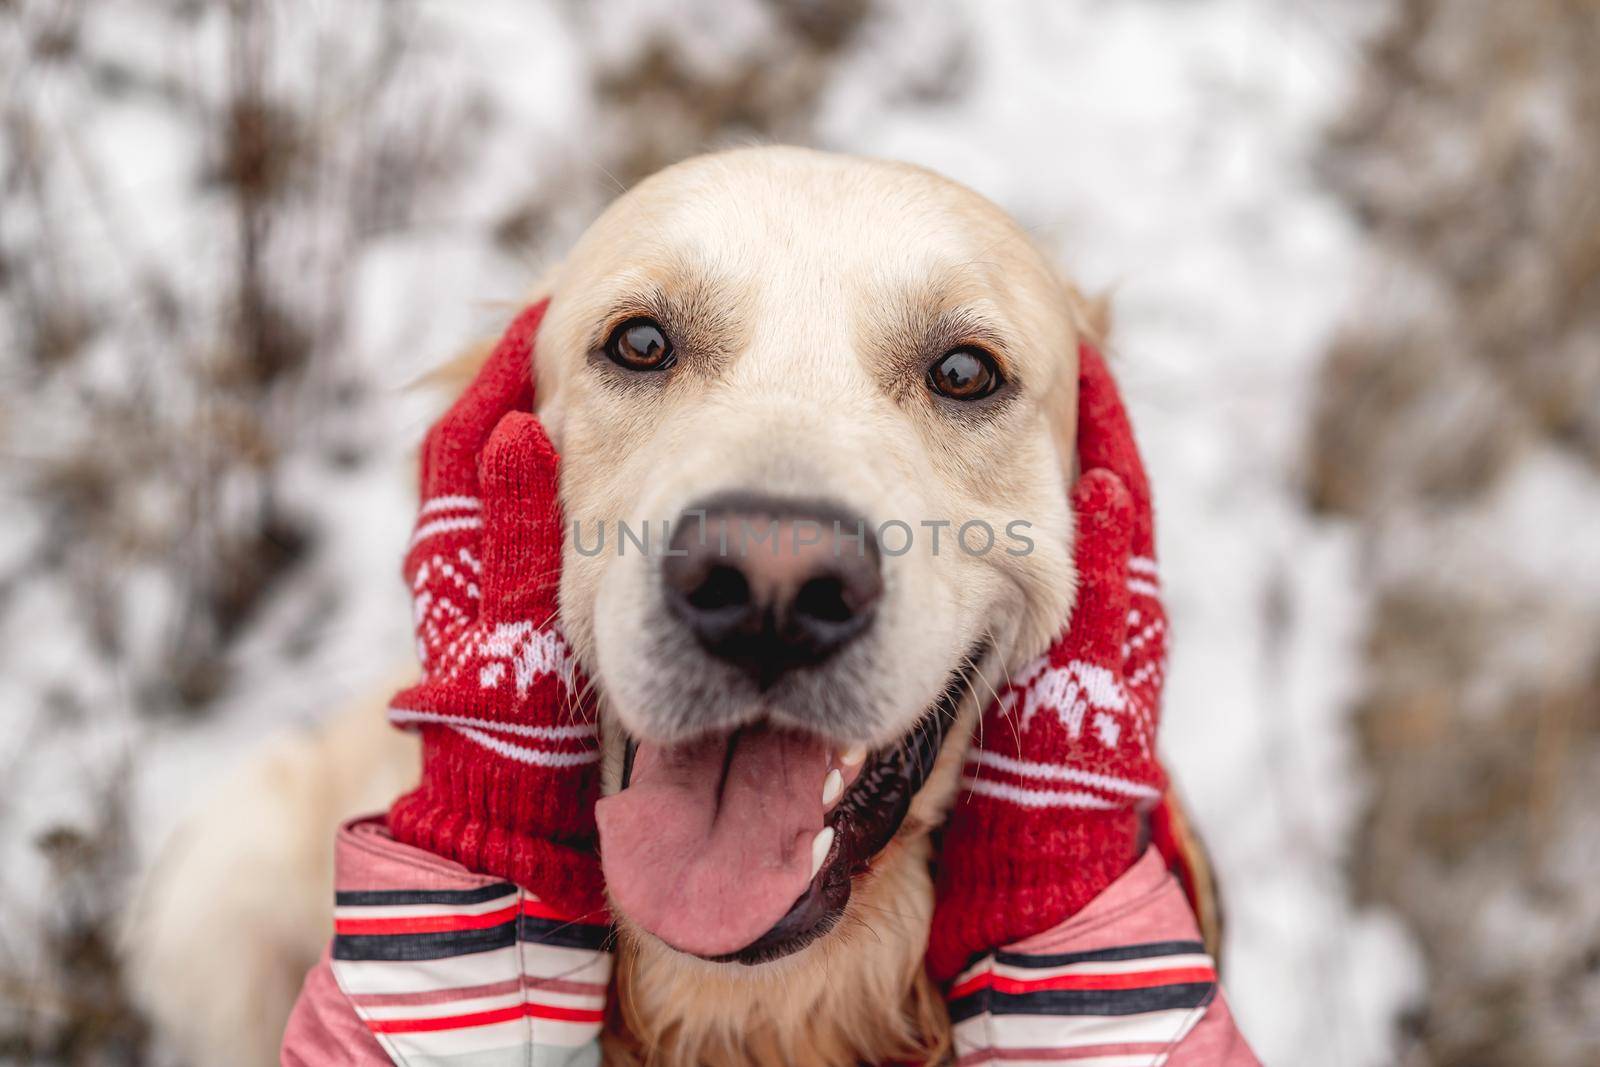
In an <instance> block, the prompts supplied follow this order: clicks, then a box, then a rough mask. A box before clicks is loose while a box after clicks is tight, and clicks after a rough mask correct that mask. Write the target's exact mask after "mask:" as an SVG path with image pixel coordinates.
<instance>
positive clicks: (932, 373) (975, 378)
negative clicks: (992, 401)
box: [928, 345, 1005, 400]
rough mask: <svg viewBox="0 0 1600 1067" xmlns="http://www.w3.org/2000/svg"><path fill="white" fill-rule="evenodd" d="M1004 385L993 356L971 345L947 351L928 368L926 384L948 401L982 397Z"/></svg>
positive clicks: (979, 398)
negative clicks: (947, 398)
mask: <svg viewBox="0 0 1600 1067" xmlns="http://www.w3.org/2000/svg"><path fill="white" fill-rule="evenodd" d="M1003 384H1005V380H1004V379H1003V378H1001V377H1000V368H999V367H997V366H995V362H994V357H993V356H991V355H989V353H987V352H985V351H984V350H983V349H981V348H973V347H972V346H970V345H969V346H967V347H965V348H957V349H953V350H951V351H949V352H946V353H945V354H944V355H942V356H940V357H939V358H938V359H937V360H935V361H934V364H933V366H931V367H929V368H928V385H929V386H930V387H931V388H932V389H933V391H934V392H936V393H938V394H939V395H940V396H947V397H949V398H950V399H951V400H981V399H983V398H984V397H986V396H988V395H989V394H990V393H992V392H994V391H995V390H996V389H998V388H1000V386H1001V385H1003Z"/></svg>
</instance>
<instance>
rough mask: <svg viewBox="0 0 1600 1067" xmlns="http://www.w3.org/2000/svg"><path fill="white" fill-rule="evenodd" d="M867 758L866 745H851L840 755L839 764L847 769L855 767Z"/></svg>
mask: <svg viewBox="0 0 1600 1067" xmlns="http://www.w3.org/2000/svg"><path fill="white" fill-rule="evenodd" d="M866 758H867V746H866V745H851V746H850V747H849V748H847V749H845V750H844V751H843V752H841V753H839V762H840V763H842V764H844V765H845V766H846V767H855V766H857V765H859V764H860V763H861V761H862V760H864V759H866Z"/></svg>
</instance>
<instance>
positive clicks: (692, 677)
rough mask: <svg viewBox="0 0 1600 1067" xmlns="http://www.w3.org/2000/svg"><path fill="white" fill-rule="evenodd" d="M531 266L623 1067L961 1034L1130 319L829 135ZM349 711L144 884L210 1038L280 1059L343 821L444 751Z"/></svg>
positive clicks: (692, 166)
mask: <svg viewBox="0 0 1600 1067" xmlns="http://www.w3.org/2000/svg"><path fill="white" fill-rule="evenodd" d="M533 295H534V298H535V299H539V298H543V297H546V296H548V297H549V298H550V307H549V311H548V313H547V314H546V316H545V318H544V320H543V323H542V325H541V327H540V332H539V337H538V341H537V357H536V360H535V363H536V373H537V385H538V389H537V395H538V415H539V417H540V419H541V420H542V421H543V423H544V425H545V427H546V428H547V429H548V431H549V433H550V435H551V437H552V439H553V440H554V442H555V444H556V447H557V448H558V449H559V450H560V452H561V454H562V457H563V466H562V474H561V496H562V503H563V505H564V507H565V511H566V516H567V521H568V525H569V529H568V536H567V544H566V548H565V557H564V569H563V574H562V583H561V616H562V622H563V626H564V628H565V630H566V633H567V634H568V636H569V639H570V641H571V643H572V646H573V648H574V650H575V651H576V654H577V656H578V657H579V659H580V661H581V663H582V664H583V666H584V669H585V671H586V673H587V674H588V675H589V676H590V677H591V678H592V679H594V681H595V683H596V685H597V687H598V690H599V692H600V693H601V713H600V714H601V732H602V738H603V745H604V775H603V779H604V793H605V796H604V798H603V799H602V800H601V801H600V805H599V808H598V812H597V818H598V823H599V830H600V849H601V855H602V858H603V863H604V867H605V873H606V878H607V888H608V893H609V894H610V896H611V900H612V903H613V907H614V914H615V919H616V923H617V927H618V957H617V969H616V990H615V993H614V995H613V996H612V998H611V1003H612V1018H611V1022H610V1025H609V1027H608V1033H607V1037H606V1055H607V1058H608V1062H616V1063H633V1062H637V1063H652V1064H667V1065H676V1064H684V1065H691V1064H704V1065H721V1064H729V1065H732V1064H817V1065H823V1064H855V1063H858V1062H882V1061H885V1060H889V1059H895V1058H911V1059H916V1060H919V1061H936V1060H937V1059H938V1058H940V1057H941V1056H942V1055H943V1054H944V1053H945V1052H946V1051H947V1049H948V1024H947V1022H946V1020H945V1019H944V1015H943V1012H944V1009H943V1005H942V1002H941V1000H940V998H939V995H938V993H937V991H936V990H935V989H934V988H932V987H931V985H930V983H929V982H928V980H927V979H926V978H925V977H924V974H923V969H922V953H923V950H924V947H925V945H926V940H927V931H928V924H929V919H930V915H931V912H932V908H933V887H932V881H931V878H930V873H929V865H930V853H931V848H932V838H931V836H930V835H931V833H932V832H933V831H934V830H935V829H936V828H937V827H938V826H939V824H940V822H941V820H942V819H943V817H944V815H945V812H946V810H947V808H948V806H949V805H950V804H951V802H952V800H953V798H954V797H955V794H956V790H957V786H958V779H959V768H960V765H961V762H962V758H963V753H964V751H965V750H966V748H967V746H968V745H969V743H970V742H971V734H972V731H973V730H974V728H975V723H976V721H977V712H978V711H979V710H980V706H981V705H982V704H983V703H984V702H985V701H987V700H988V699H992V694H993V693H994V691H995V690H996V689H997V688H998V687H999V686H1001V685H1002V683H1003V682H1004V680H1005V679H1006V677H1007V675H1008V672H1010V671H1012V670H1014V669H1016V668H1017V667H1018V666H1019V665H1021V664H1023V663H1024V662H1026V661H1027V660H1029V659H1031V658H1032V657H1034V656H1037V655H1038V654H1039V653H1040V652H1041V651H1042V650H1043V649H1044V648H1045V647H1046V645H1047V644H1048V643H1049V641H1050V639H1051V638H1052V637H1053V636H1054V635H1055V633H1056V632H1057V631H1058V630H1059V629H1060V627H1061V625H1062V622H1063V620H1064V619H1065V618H1066V617H1067V616H1068V613H1069V611H1070V610H1071V607H1072V597H1073V589H1074V574H1073V569H1072V553H1071V549H1072V545H1071V530H1072V522H1071V516H1070V512H1069V503H1068V500H1069V497H1068V494H1069V491H1070V487H1071V483H1072V481H1073V478H1074V454H1073V441H1074V435H1075V429H1076V414H1077V350H1078V345H1079V343H1080V341H1081V340H1083V339H1085V338H1086V337H1092V336H1093V335H1095V334H1096V333H1097V332H1098V327H1097V322H1098V319H1099V312H1098V309H1096V308H1095V307H1094V306H1093V305H1092V304H1090V303H1088V302H1086V301H1085V300H1083V299H1082V298H1081V297H1080V296H1079V294H1078V292H1077V291H1076V290H1075V289H1074V288H1073V287H1072V286H1071V285H1070V284H1069V283H1068V282H1067V281H1066V280H1065V279H1064V278H1063V277H1062V275H1061V274H1060V273H1058V271H1057V270H1056V269H1055V268H1054V267H1053V266H1052V264H1051V263H1050V262H1049V261H1048V260H1047V258H1046V257H1045V256H1044V255H1043V254H1041V252H1040V251H1039V249H1038V248H1037V247H1036V246H1035V245H1034V243H1033V242H1032V241H1031V240H1030V239H1029V237H1028V235H1027V234H1026V233H1025V232H1024V231H1023V230H1022V229H1021V228H1020V227H1019V226H1018V225H1017V224H1016V223H1015V222H1013V221H1012V220H1011V219H1010V218H1008V217H1007V216H1006V215H1005V213H1004V212H1002V211H1001V210H1000V209H999V208H997V207H996V206H994V205H993V204H991V203H989V202H988V201H987V200H985V199H984V198H982V197H981V196H979V195H977V194H976V193H974V192H972V191H971V190H969V189H966V188H964V187H962V186H960V185H958V184H956V183H954V182H951V181H948V180H946V179H944V178H941V177H939V176H937V175H935V174H932V173H929V172H928V171H926V170H922V169H919V168H917V167H913V166H908V165H903V164H898V163H888V162H877V161H869V160H864V159H857V158H849V157H844V156H838V155H830V154H826V153H822V152H815V151H808V150H802V149H795V148H749V149H741V150H736V151H730V152H726V153H721V154H716V155H710V156H704V157H700V158H697V159H692V160H690V161H688V162H685V163H681V164H679V165H677V166H674V167H671V168H669V169H667V170H665V171H662V172H661V173H659V174H657V175H655V176H654V177H652V178H650V179H648V180H646V181H644V182H642V183H641V184H639V185H638V186H637V187H636V188H634V189H632V190H631V191H629V192H627V193H626V194H624V195H623V196H621V197H620V198H619V199H618V200H617V201H616V202H615V203H614V204H613V205H612V206H611V207H610V208H609V209H608V210H607V211H606V212H605V213H604V214H603V215H602V216H601V217H600V218H599V219H598V220H597V221H596V222H595V223H594V224H593V225H592V227H591V228H590V229H589V230H588V231H587V233H586V234H585V235H584V236H583V237H582V238H581V239H580V240H579V242H578V243H577V245H576V247H574V248H573V249H572V250H571V252H570V254H569V255H568V256H567V257H566V259H565V260H564V261H563V262H561V263H560V264H559V265H557V266H556V267H554V268H553V269H552V270H551V271H550V272H549V273H548V274H547V276H546V277H545V278H544V279H543V280H542V282H541V284H540V285H539V287H538V289H537V291H536V292H535V293H534V294H533ZM773 535H776V537H778V538H781V539H782V540H783V543H784V544H786V545H792V546H794V547H793V550H792V551H786V552H761V551H754V552H748V553H743V554H734V553H728V552H725V551H710V550H707V549H706V548H705V547H704V546H705V545H707V544H712V545H715V544H717V543H718V542H719V541H721V542H723V543H724V544H725V543H726V540H727V538H729V537H736V538H747V537H751V536H754V537H755V538H756V539H757V540H758V541H759V540H760V539H761V538H762V537H764V536H773ZM651 539H653V544H651V543H649V542H651ZM350 718H351V720H352V721H346V722H339V723H336V724H335V725H333V726H331V727H330V728H328V729H327V731H326V732H325V733H323V734H322V735H321V736H320V737H318V738H316V739H312V740H302V741H299V742H296V744H298V745H299V746H301V748H300V749H299V750H297V751H296V752H295V753H294V754H293V758H290V757H289V756H286V755H285V754H284V753H279V754H278V755H277V756H275V757H272V758H271V759H269V760H268V761H266V762H264V763H261V764H258V765H257V766H256V767H255V768H254V769H252V770H248V771H247V772H246V773H245V775H244V776H243V777H242V778H241V779H240V780H239V781H237V782H236V783H234V785H233V786H231V787H230V792H229V794H228V795H227V798H226V799H225V800H224V801H222V802H219V803H217V804H214V805H212V806H211V807H210V808H209V809H208V810H207V811H206V813H205V814H204V815H202V816H201V817H200V818H199V819H198V820H197V821H196V822H195V823H193V824H192V825H190V826H189V827H188V828H187V829H186V830H185V831H184V833H183V835H182V837H181V838H180V840H181V841H182V842H183V844H182V846H181V847H180V848H179V849H177V850H174V851H171V852H170V853H169V856H168V858H167V859H166V860H165V861H163V862H162V863H161V864H160V865H159V866H158V868H157V870H156V871H155V872H154V873H153V875H152V876H151V878H150V879H149V880H148V882H147V884H146V885H145V887H144V889H143V892H142V894H141V897H140V901H139V904H138V906H137V908H136V910H135V912H134V915H133V919H132V921H131V924H130V960H131V966H132V972H131V973H132V975H133V977H134V983H135V985H136V986H137V987H138V988H140V989H141V990H143V991H144V995H145V997H146V1000H147V1002H148V1004H149V1006H150V1008H151V1010H152V1011H153V1013H154V1014H155V1016H156V1017H157V1018H158V1020H160V1021H161V1022H162V1023H163V1024H165V1026H166V1028H167V1031H168V1032H169V1033H171V1034H172V1035H174V1038H175V1040H177V1041H179V1042H180V1043H181V1045H182V1046H183V1047H184V1048H185V1050H186V1051H187V1052H188V1053H189V1054H190V1055H192V1056H194V1057H195V1059H196V1060H197V1061H199V1062H206V1063H220V1062H231V1063H240V1062H263V1063H267V1062H275V1061H274V1059H273V1058H272V1050H273V1049H274V1048H275V1044H276V1040H277V1034H276V1030H277V1028H279V1027H281V1025H282V1021H283V1015H284V1013H285V1012H286V1011H287V1003H288V1000H289V999H290V998H292V996H293V989H294V985H295V982H296V981H297V980H298V973H299V972H300V971H301V970H303V968H304V967H305V966H307V965H309V964H310V962H311V961H312V959H314V957H315V955H316V953H317V951H318V950H319V949H320V946H321V943H322V941H323V940H324V939H325V938H326V937H327V935H328V932H329V919H328V913H329V911H330V910H331V897H330V895H329V872H328V870H327V859H326V857H327V853H328V849H329V847H330V846H329V842H330V841H331V838H332V834H333V830H334V827H335V825H336V823H337V822H338V821H339V819H341V818H342V817H345V816H347V815H350V814H352V813H353V811H352V809H353V808H354V807H356V805H357V803H358V802H359V803H360V804H362V805H366V806H367V807H369V808H374V807H375V808H382V807H383V806H384V805H385V804H386V803H387V797H388V796H390V795H392V794H393V793H395V792H398V791H399V789H400V788H401V787H402V785H403V782H404V779H405V777H406V774H407V773H408V772H409V771H411V770H412V769H413V768H412V764H414V761H415V759H416V756H415V749H414V747H413V746H412V744H411V742H409V741H408V740H406V739H403V738H401V737H399V736H398V735H396V736H394V737H393V738H385V739H380V738H379V737H378V735H379V734H382V733H384V731H386V729H387V728H386V727H384V726H383V725H382V724H381V722H380V717H379V715H378V714H377V713H376V712H375V711H372V710H361V711H357V712H352V713H350ZM354 720H359V724H357V723H356V722H355V721H354ZM358 749H359V750H360V751H357V750H358ZM351 767H360V768H361V770H360V772H359V773H358V774H356V775H354V776H353V778H352V776H351V775H350V770H349V769H350V768H351ZM335 768H339V769H340V770H339V771H337V772H336V771H335ZM795 768H802V769H803V770H801V771H797V770H795ZM341 775H342V776H343V777H342V778H341ZM354 779H359V780H354ZM819 823H820V824H821V825H822V826H823V829H822V830H821V831H820V832H818V831H816V830H814V829H813V827H815V826H816V825H818V824H819ZM245 827H248V829H245ZM796 834H804V835H805V837H806V840H805V841H803V842H799V845H800V846H803V847H796V840H797V839H796V836H795V835H796ZM264 886H266V887H267V888H268V891H265V892H264V891H263V887H264ZM241 1046H248V1047H247V1048H246V1050H245V1052H244V1053H243V1054H241ZM252 1057H254V1058H252Z"/></svg>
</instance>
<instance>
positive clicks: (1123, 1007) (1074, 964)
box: [946, 851, 1259, 1067]
mask: <svg viewBox="0 0 1600 1067" xmlns="http://www.w3.org/2000/svg"><path fill="white" fill-rule="evenodd" d="M946 999H947V1001H948V1003H949V1007H950V1020H951V1023H952V1024H953V1027H954V1036H955V1051H956V1055H957V1057H958V1060H959V1062H960V1063H961V1064H962V1065H963V1067H969V1065H977V1064H986V1063H994V1064H1003V1063H1013V1062H1017V1061H1025V1062H1033V1061H1036V1060H1037V1061H1040V1062H1055V1061H1057V1060H1061V1059H1063V1058H1066V1059H1071V1060H1074V1061H1076V1060H1078V1059H1089V1060H1094V1062H1101V1061H1100V1059H1099V1058H1100V1057H1116V1060H1115V1062H1117V1063H1119V1064H1126V1065H1128V1067H1137V1065H1144V1064H1148V1065H1151V1067H1155V1065H1157V1064H1160V1065H1163V1067H1259V1063H1258V1062H1257V1060H1256V1057H1255V1055H1254V1054H1253V1053H1252V1052H1251V1051H1250V1047H1249V1045H1247V1044H1246V1042H1245V1040H1244V1037H1243V1036H1242V1035H1241V1034H1240V1032H1239V1030H1238V1027H1237V1026H1236V1025H1235V1024H1234V1020H1233V1014H1232V1012H1230V1011H1229V1009H1228V1003H1227V999H1226V998H1225V997H1224V995H1223V993H1222V988H1221V986H1220V985H1219V983H1218V981H1217V970H1216V964H1215V962H1214V961H1213V960H1212V958H1211V956H1210V955H1209V954H1208V953H1207V952H1206V949H1205V945H1204V944H1203V943H1202V942H1201V940H1200V934H1199V931H1198V929H1197V927H1196V925H1195V922H1194V916H1193V913H1192V912H1191V911H1190V910H1189V905H1188V902H1187V900H1185V898H1184V896H1183V892H1182V890H1181V889H1180V888H1179V887H1178V884H1177V882H1176V881H1175V880H1174V879H1173V878H1172V876H1171V875H1170V874H1169V873H1168V872H1167V870H1166V868H1165V867H1164V866H1163V865H1162V864H1161V861H1160V859H1159V857H1157V856H1156V855H1155V853H1154V852H1153V851H1152V852H1151V853H1148V854H1147V855H1146V856H1145V857H1144V858H1143V859H1141V860H1140V862H1139V863H1138V864H1136V865H1135V866H1134V868H1133V869H1132V870H1131V871H1129V872H1128V873H1127V874H1126V875H1124V876H1123V877H1122V878H1121V879H1119V880H1118V881H1117V882H1115V883H1113V884H1112V886H1110V887H1109V888H1108V889H1106V891H1105V892H1104V893H1102V894H1101V895H1100V896H1099V897H1096V898H1095V899H1094V900H1093V901H1091V902H1090V904H1089V905H1088V907H1086V908H1084V909H1083V911H1081V912H1079V913H1078V914H1077V915H1074V916H1072V917H1071V918H1069V919H1067V920H1066V921H1065V922H1062V923H1061V924H1059V925H1058V926H1056V927H1055V928H1053V929H1051V930H1048V931H1046V932H1045V933H1043V934H1040V935H1038V936H1036V937H1030V938H1027V939H1026V940H1024V941H1019V942H1017V943H1015V944H1012V945H1006V946H1003V947H1001V948H998V949H995V950H994V951H992V952H990V953H988V954H987V955H985V956H982V957H981V958H978V959H976V960H974V961H972V963H970V964H969V965H968V967H967V969H966V970H965V971H963V972H962V973H961V974H960V975H958V976H957V977H956V979H955V981H954V982H952V983H951V985H950V987H949V989H948V990H947V992H946ZM1105 1062H1112V1061H1111V1060H1109V1059H1107V1060H1106V1061H1105Z"/></svg>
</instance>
